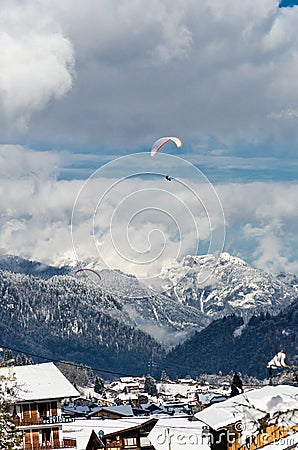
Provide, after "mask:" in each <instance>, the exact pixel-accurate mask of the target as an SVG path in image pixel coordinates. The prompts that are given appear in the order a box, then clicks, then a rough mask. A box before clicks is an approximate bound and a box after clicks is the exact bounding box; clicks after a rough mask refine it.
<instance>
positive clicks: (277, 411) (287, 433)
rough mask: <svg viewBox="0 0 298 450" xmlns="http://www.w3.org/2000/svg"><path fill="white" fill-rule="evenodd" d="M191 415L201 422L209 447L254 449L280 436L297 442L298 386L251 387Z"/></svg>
mask: <svg viewBox="0 0 298 450" xmlns="http://www.w3.org/2000/svg"><path fill="white" fill-rule="evenodd" d="M195 417H196V418H197V419H198V420H199V421H201V423H202V424H205V426H206V429H205V433H207V434H209V438H210V447H211V449H212V450H257V449H259V448H262V447H264V446H266V445H268V444H270V443H273V444H276V445H277V443H278V441H281V440H282V439H288V442H289V443H290V441H291V439H292V440H293V442H294V440H295V439H297V442H298V388H297V387H294V386H288V385H279V386H265V387H263V388H260V389H254V390H252V391H248V392H245V393H244V394H240V395H237V396H235V397H231V398H229V399H228V400H226V401H224V402H221V403H217V404H214V405H211V406H209V407H208V408H206V409H204V410H203V411H200V412H198V413H196V414H195ZM289 447H291V445H286V446H285V447H283V448H289Z"/></svg>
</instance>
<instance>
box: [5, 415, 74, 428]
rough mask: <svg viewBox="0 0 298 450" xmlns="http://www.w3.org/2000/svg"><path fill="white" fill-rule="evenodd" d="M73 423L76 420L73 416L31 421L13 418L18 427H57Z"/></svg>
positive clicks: (39, 418)
mask: <svg viewBox="0 0 298 450" xmlns="http://www.w3.org/2000/svg"><path fill="white" fill-rule="evenodd" d="M73 421H74V418H73V417H71V416H50V417H45V416H44V417H37V418H30V419H21V418H20V417H18V416H14V417H13V422H14V424H15V425H16V426H17V427H31V426H34V425H55V424H60V423H68V422H73Z"/></svg>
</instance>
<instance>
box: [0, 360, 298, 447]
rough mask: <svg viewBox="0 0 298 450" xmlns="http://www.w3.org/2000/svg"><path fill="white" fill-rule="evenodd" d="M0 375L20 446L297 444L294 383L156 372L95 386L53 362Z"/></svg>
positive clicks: (297, 405) (297, 396) (297, 402)
mask: <svg viewBox="0 0 298 450" xmlns="http://www.w3.org/2000/svg"><path fill="white" fill-rule="evenodd" d="M0 377H1V385H2V392H3V391H4V390H5V389H6V390H7V389H8V390H10V392H11V391H12V386H14V387H17V395H16V396H15V397H14V399H13V401H12V402H11V411H10V412H11V415H12V418H13V423H14V425H15V426H16V428H17V430H19V431H20V432H21V434H22V440H23V444H22V448H23V450H42V449H63V448H68V449H73V450H97V449H107V450H108V449H109V450H116V449H117V450H120V449H130V450H141V449H146V450H174V449H175V450H178V449H188V448H189V449H202V450H203V449H205V450H208V449H209V450H210V449H211V450H238V449H239V450H248V449H250V450H256V449H258V448H264V449H266V450H270V449H273V448H274V449H290V448H291V449H292V448H295V447H296V445H298V387H297V386H295V385H291V384H275V385H272V383H269V382H268V380H265V381H264V382H259V384H256V383H253V384H245V383H242V380H241V378H240V376H239V374H237V373H236V374H234V377H232V376H231V375H229V376H228V377H227V376H226V377H224V376H222V374H219V375H212V376H211V375H210V376H207V375H205V376H204V377H200V378H198V379H197V380H194V379H192V378H190V377H186V378H184V379H177V380H175V381H172V380H170V379H169V378H168V377H167V376H166V373H165V372H163V373H162V377H161V379H160V380H155V379H154V378H153V377H151V376H150V375H147V376H146V377H130V376H126V377H120V378H118V379H115V380H113V381H106V382H104V386H102V388H103V389H102V392H101V393H98V392H95V390H94V387H95V386H93V387H81V386H74V385H73V384H72V383H70V381H69V380H68V379H67V378H66V377H65V376H64V375H63V373H62V372H61V371H60V370H59V368H58V367H57V366H56V365H55V364H54V363H53V362H46V363H40V364H29V365H20V366H10V367H1V368H0ZM228 379H230V382H228V381H227V380H228ZM98 380H99V378H97V382H98ZM96 390H99V389H96ZM148 391H149V392H148Z"/></svg>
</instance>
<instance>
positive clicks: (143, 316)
mask: <svg viewBox="0 0 298 450" xmlns="http://www.w3.org/2000/svg"><path fill="white" fill-rule="evenodd" d="M5 267H6V268H7V270H9V271H10V272H15V273H23V274H25V273H28V274H30V275H31V276H32V275H33V276H34V278H35V282H36V283H35V284H34V286H38V283H41V284H42V283H44V282H45V281H44V280H49V281H48V282H47V284H51V283H52V284H53V282H54V280H56V281H55V283H57V282H58V281H57V280H60V279H61V282H62V280H63V285H65V286H67V289H68V291H69V292H70V293H71V295H73V297H74V298H78V304H77V308H78V311H79V310H80V308H84V307H85V306H84V298H82V299H81V302H80V301H79V297H80V295H81V293H82V292H88V298H91V297H92V296H93V297H94V304H93V306H92V308H95V310H96V307H97V306H96V305H98V308H99V309H101V311H102V308H103V307H104V309H106V308H108V311H107V312H108V314H109V315H112V316H113V317H114V318H117V320H120V321H123V320H124V322H126V324H127V325H129V326H133V327H136V328H138V329H139V330H141V331H143V332H146V333H149V334H150V335H151V336H154V337H155V338H156V339H158V340H159V341H160V342H162V343H163V344H166V345H170V346H172V345H175V344H176V343H177V342H181V341H183V340H185V339H186V338H187V337H188V336H190V335H191V334H193V333H194V331H200V330H202V329H204V328H205V327H206V326H207V325H208V324H209V323H211V322H212V321H213V320H214V319H218V318H221V317H223V316H227V315H230V314H236V315H240V316H242V317H243V318H244V320H245V321H246V320H247V319H248V318H249V317H251V316H252V315H253V314H259V313H260V312H267V311H268V312H270V313H271V314H277V313H278V312H279V311H280V310H281V309H283V308H284V307H286V306H287V305H289V304H290V303H292V302H293V301H294V300H295V299H296V298H297V297H298V288H297V283H296V281H297V278H296V277H295V276H294V275H291V274H281V275H279V276H274V275H272V274H269V273H266V272H264V271H262V270H259V269H255V268H253V267H252V266H250V265H249V264H247V263H246V262H244V261H243V260H241V259H239V258H236V257H233V256H231V255H229V254H228V253H223V254H221V256H220V257H219V258H215V257H214V256H212V255H206V256H195V257H192V256H187V257H185V258H184V259H183V260H182V261H181V262H179V263H178V262H177V263H175V264H173V265H172V266H171V267H168V268H164V269H163V271H162V273H161V274H160V277H159V280H158V283H157V284H158V285H159V291H157V290H156V286H155V289H150V288H149V287H148V286H146V285H145V284H144V283H142V282H141V281H139V280H138V279H137V278H136V277H135V276H133V275H125V274H123V273H122V272H120V271H118V270H114V271H112V270H102V271H100V274H101V281H100V284H99V286H96V284H94V283H92V281H91V280H90V279H89V278H88V277H87V276H86V274H84V273H82V272H81V273H80V274H75V269H74V268H69V267H68V268H67V267H64V268H55V267H47V266H44V265H40V263H34V262H32V261H27V260H24V259H21V258H18V257H12V256H10V257H2V258H0V268H2V269H4V268H5ZM53 275H55V276H54V278H52V277H53ZM123 275H125V276H123ZM38 279H40V282H38ZM51 279H53V281H51ZM82 286H83V287H84V286H85V288H84V289H86V291H84V290H82ZM18 289H19V288H18ZM32 289H33V288H32ZM34 289H35V288H34ZM98 292H99V293H100V298H101V299H102V300H101V301H100V302H98V300H97V296H98ZM84 295H85V294H84ZM39 298H40V299H41V301H42V296H41V295H40V296H39ZM53 301H55V299H53ZM90 301H91V300H90ZM115 304H116V305H119V308H118V306H117V308H114V305H115ZM107 305H109V306H107ZM111 305H112V307H111ZM35 307H36V306H34V305H32V308H33V309H34V308H35Z"/></svg>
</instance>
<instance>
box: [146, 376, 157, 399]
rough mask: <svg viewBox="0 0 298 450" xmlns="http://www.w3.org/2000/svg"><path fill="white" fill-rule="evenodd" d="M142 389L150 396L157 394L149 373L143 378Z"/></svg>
mask: <svg viewBox="0 0 298 450" xmlns="http://www.w3.org/2000/svg"><path fill="white" fill-rule="evenodd" d="M144 391H145V392H147V394H149V395H152V396H155V395H156V394H157V389H156V384H155V380H154V378H153V377H152V376H151V375H147V376H146V378H145V383H144Z"/></svg>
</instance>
